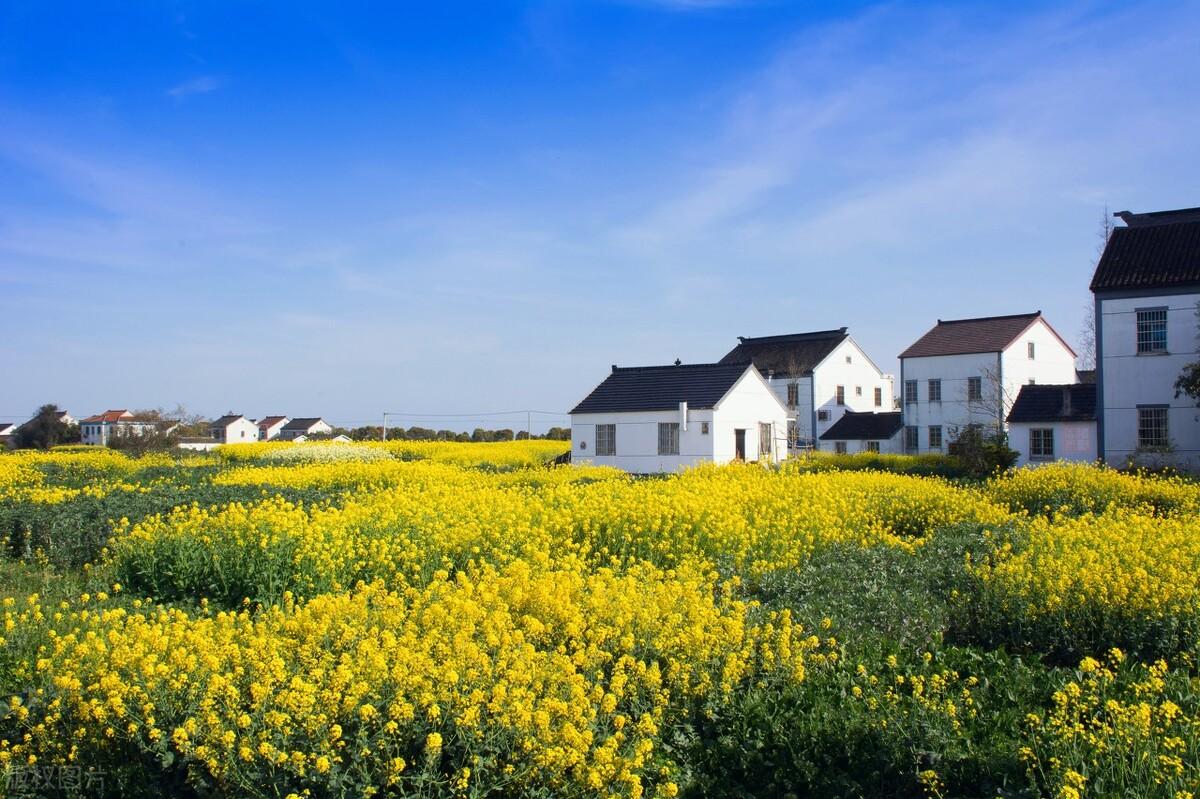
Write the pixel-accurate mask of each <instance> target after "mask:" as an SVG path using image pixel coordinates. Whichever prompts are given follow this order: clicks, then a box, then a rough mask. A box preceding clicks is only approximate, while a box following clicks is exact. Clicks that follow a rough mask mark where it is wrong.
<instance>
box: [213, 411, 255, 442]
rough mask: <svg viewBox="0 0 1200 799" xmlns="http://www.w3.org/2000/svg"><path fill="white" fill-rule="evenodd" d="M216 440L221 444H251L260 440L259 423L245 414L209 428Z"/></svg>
mask: <svg viewBox="0 0 1200 799" xmlns="http://www.w3.org/2000/svg"><path fill="white" fill-rule="evenodd" d="M208 432H209V435H210V436H212V438H213V440H214V441H217V442H218V443H221V444H249V443H251V442H254V441H257V440H258V425H256V424H255V423H254V422H252V421H250V420H249V419H247V418H246V417H245V416H239V417H238V418H236V419H234V420H232V421H230V422H228V423H224V424H220V425H214V426H212V427H210V428H209V429H208Z"/></svg>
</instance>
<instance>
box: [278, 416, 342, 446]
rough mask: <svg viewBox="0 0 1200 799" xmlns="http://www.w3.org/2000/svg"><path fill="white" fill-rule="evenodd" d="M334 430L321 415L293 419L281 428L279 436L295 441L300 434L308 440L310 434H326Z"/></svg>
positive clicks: (285, 439)
mask: <svg viewBox="0 0 1200 799" xmlns="http://www.w3.org/2000/svg"><path fill="white" fill-rule="evenodd" d="M332 432H333V428H332V427H330V426H329V425H328V424H327V423H326V422H325V420H324V419H322V418H321V417H319V416H310V417H304V418H300V419H292V420H291V421H289V422H288V423H287V424H285V425H284V426H283V427H282V428H280V430H279V436H278V437H279V438H281V439H283V440H284V441H295V440H297V439H298V438H300V436H304V440H305V441H307V440H308V438H309V437H310V436H315V435H326V434H329V433H332Z"/></svg>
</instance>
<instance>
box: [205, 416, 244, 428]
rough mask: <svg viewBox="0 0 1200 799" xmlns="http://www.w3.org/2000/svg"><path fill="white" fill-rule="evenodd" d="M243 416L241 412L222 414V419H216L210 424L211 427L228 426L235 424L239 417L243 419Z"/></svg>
mask: <svg viewBox="0 0 1200 799" xmlns="http://www.w3.org/2000/svg"><path fill="white" fill-rule="evenodd" d="M241 418H242V415H241V414H240V413H234V414H229V413H227V414H225V415H224V416H222V417H221V418H220V419H214V420H213V422H212V424H210V425H209V427H228V426H229V425H231V424H233V423H234V422H236V421H237V420H238V419H241Z"/></svg>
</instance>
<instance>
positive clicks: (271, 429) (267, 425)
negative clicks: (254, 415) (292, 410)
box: [258, 416, 291, 441]
mask: <svg viewBox="0 0 1200 799" xmlns="http://www.w3.org/2000/svg"><path fill="white" fill-rule="evenodd" d="M290 421H291V419H289V418H288V417H286V416H265V417H263V418H262V419H259V420H258V440H259V441H270V440H271V439H273V438H279V433H280V431H281V430H283V426H284V425H286V424H287V423H288V422H290Z"/></svg>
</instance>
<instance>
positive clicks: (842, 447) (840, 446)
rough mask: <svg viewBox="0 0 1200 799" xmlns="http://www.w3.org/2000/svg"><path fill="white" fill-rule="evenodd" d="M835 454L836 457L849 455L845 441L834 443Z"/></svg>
mask: <svg viewBox="0 0 1200 799" xmlns="http://www.w3.org/2000/svg"><path fill="white" fill-rule="evenodd" d="M833 454H834V455H845V454H847V451H846V442H845V441H835V442H833Z"/></svg>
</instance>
